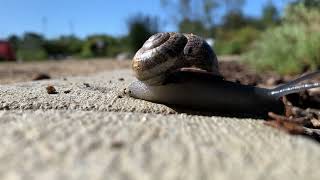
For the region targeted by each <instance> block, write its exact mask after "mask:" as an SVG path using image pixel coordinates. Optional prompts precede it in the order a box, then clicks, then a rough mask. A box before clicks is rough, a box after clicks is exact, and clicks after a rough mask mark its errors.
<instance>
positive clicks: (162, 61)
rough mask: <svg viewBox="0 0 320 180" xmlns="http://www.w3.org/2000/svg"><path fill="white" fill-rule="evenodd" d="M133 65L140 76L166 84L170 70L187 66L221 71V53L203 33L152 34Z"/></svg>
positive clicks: (145, 81)
mask: <svg viewBox="0 0 320 180" xmlns="http://www.w3.org/2000/svg"><path fill="white" fill-rule="evenodd" d="M132 68H133V70H134V72H135V75H136V77H137V78H138V79H139V80H140V81H142V82H144V83H146V84H149V85H162V84H163V82H164V80H165V78H166V77H167V76H168V75H169V74H171V73H172V72H175V71H179V70H181V69H183V68H195V69H201V70H204V71H207V72H211V73H212V74H215V75H220V73H219V70H218V69H219V68H218V60H217V57H216V55H215V53H214V51H213V50H212V49H211V47H210V45H209V44H208V43H207V42H206V41H205V40H203V39H202V38H200V37H199V36H196V35H193V34H181V33H158V34H155V35H153V36H151V37H150V38H149V39H148V40H147V41H146V42H145V43H144V45H143V46H142V48H141V49H140V50H139V51H138V52H137V53H136V54H135V56H134V58H133V63H132Z"/></svg>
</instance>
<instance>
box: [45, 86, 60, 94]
mask: <svg viewBox="0 0 320 180" xmlns="http://www.w3.org/2000/svg"><path fill="white" fill-rule="evenodd" d="M46 89H47V93H48V94H58V92H57V90H56V88H54V87H53V86H52V85H49V86H47V88H46Z"/></svg>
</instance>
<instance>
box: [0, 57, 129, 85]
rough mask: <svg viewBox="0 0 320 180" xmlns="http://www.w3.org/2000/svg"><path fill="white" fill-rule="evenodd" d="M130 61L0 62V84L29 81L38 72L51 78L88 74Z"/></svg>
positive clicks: (125, 66) (122, 65) (125, 64)
mask: <svg viewBox="0 0 320 180" xmlns="http://www.w3.org/2000/svg"><path fill="white" fill-rule="evenodd" d="M130 63H131V62H130V61H129V60H127V61H115V60H112V59H90V60H63V61H43V62H27V63H15V62H10V63H9V62H1V63H0V84H10V83H15V82H24V81H31V80H32V79H34V77H35V76H37V75H38V74H40V73H41V74H47V75H49V76H50V77H51V78H55V79H56V78H63V77H66V76H68V77H69V76H78V75H90V74H94V73H97V72H101V71H106V70H112V69H123V68H129V67H130Z"/></svg>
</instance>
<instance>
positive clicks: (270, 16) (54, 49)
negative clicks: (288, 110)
mask: <svg viewBox="0 0 320 180" xmlns="http://www.w3.org/2000/svg"><path fill="white" fill-rule="evenodd" d="M160 1H161V3H162V5H163V9H164V13H167V15H168V17H169V18H168V21H169V23H173V24H175V25H176V27H177V29H178V31H179V32H183V33H194V34H198V35H200V36H202V37H204V38H206V39H211V40H213V42H214V44H213V47H214V49H215V51H216V53H217V54H218V55H224V54H226V55H241V56H242V57H243V59H245V60H246V61H245V63H249V64H250V65H252V66H253V67H255V68H257V69H259V70H275V71H278V72H279V73H281V74H293V73H300V72H302V71H305V70H308V69H318V68H319V66H320V54H319V52H320V12H319V11H320V0H287V2H288V3H287V4H288V6H287V8H286V10H285V12H283V13H281V12H279V11H278V9H277V8H276V7H275V6H274V5H273V4H272V1H269V2H268V3H267V4H265V5H264V8H263V10H262V13H261V14H262V15H261V17H255V18H253V17H250V16H247V15H246V14H244V13H243V12H242V6H243V5H244V3H245V0H160ZM221 9H224V11H223V12H225V13H224V14H223V15H222V16H221V18H214V17H216V15H217V12H221ZM127 28H128V33H127V35H125V36H122V37H113V36H110V35H106V34H94V35H90V36H88V37H86V38H83V39H81V38H78V37H76V36H75V35H66V36H61V37H58V38H55V39H47V38H45V37H43V36H42V35H41V34H36V33H33V32H28V33H25V34H24V35H23V36H20V37H19V36H16V35H12V36H10V37H8V40H9V41H10V42H11V44H12V46H13V48H14V50H15V51H16V52H17V57H18V59H23V60H25V61H27V60H44V59H64V58H67V57H70V56H72V57H76V58H93V57H115V56H117V55H119V54H121V53H127V54H130V55H133V54H134V52H135V51H137V50H138V49H139V48H140V47H141V46H142V44H143V43H144V42H145V41H146V40H147V39H148V37H150V36H151V35H152V34H154V33H156V32H159V31H161V28H160V25H159V20H158V18H157V17H150V16H147V15H142V14H137V15H134V16H131V18H129V19H128V20H127Z"/></svg>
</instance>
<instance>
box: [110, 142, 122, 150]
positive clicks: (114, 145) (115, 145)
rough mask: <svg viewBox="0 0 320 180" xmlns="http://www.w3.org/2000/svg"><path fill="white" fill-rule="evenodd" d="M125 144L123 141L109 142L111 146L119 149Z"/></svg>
mask: <svg viewBox="0 0 320 180" xmlns="http://www.w3.org/2000/svg"><path fill="white" fill-rule="evenodd" d="M124 145H125V143H124V142H123V141H113V142H111V148H114V149H120V148H122V147H123V146H124Z"/></svg>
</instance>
